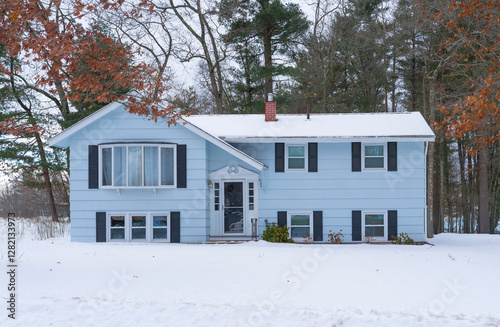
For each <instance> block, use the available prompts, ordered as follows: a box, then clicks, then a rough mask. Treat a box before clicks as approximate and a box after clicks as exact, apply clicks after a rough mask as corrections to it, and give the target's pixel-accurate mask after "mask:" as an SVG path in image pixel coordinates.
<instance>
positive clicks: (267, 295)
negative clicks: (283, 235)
mask: <svg viewBox="0 0 500 327" xmlns="http://www.w3.org/2000/svg"><path fill="white" fill-rule="evenodd" d="M0 225H1V227H0V230H1V236H0V240H1V242H0V258H1V261H2V262H3V265H2V266H3V267H4V268H3V270H4V271H0V276H1V277H0V289H1V292H0V296H1V298H2V300H1V302H2V303H3V305H2V306H3V307H4V308H2V310H0V312H1V314H0V326H64V327H67V326H134V327H137V326H217V327H219V326H287V327H290V326H301V327H302V326H329V327H331V326H500V305H499V302H498V298H499V296H500V274H499V273H500V235H453V234H445V235H438V236H436V237H435V238H434V239H432V240H431V241H430V243H432V245H423V246H405V245H367V244H363V245H298V244H270V243H266V242H262V241H260V242H251V243H243V244H232V245H229V244H227V245H226V244H216V245H206V244H110V243H99V244H95V243H94V244H86V243H71V242H70V241H69V238H68V237H67V236H66V237H61V238H56V239H49V240H43V241H41V240H36V237H33V236H32V232H31V231H29V230H27V229H28V228H25V229H26V230H25V231H24V235H20V236H18V240H17V241H18V249H17V251H18V255H17V257H18V259H17V264H18V268H17V281H16V283H17V288H18V293H17V313H16V319H15V320H12V319H9V318H8V317H7V314H8V311H7V310H6V308H7V303H6V301H7V300H8V292H7V284H8V279H7V278H8V275H7V274H6V272H7V267H6V265H7V241H6V228H5V223H4V222H3V220H2V223H1V224H0Z"/></svg>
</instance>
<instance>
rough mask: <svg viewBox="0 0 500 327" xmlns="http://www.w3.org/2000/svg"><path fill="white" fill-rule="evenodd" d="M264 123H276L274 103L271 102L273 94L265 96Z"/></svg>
mask: <svg viewBox="0 0 500 327" xmlns="http://www.w3.org/2000/svg"><path fill="white" fill-rule="evenodd" d="M266 121H276V102H275V101H273V94H272V93H269V94H268V95H267V101H266Z"/></svg>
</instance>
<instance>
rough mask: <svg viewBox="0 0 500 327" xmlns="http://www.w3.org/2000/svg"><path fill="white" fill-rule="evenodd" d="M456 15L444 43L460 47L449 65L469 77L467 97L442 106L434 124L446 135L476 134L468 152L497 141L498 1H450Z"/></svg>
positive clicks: (499, 89) (499, 119) (499, 103)
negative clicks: (441, 114)
mask: <svg viewBox="0 0 500 327" xmlns="http://www.w3.org/2000/svg"><path fill="white" fill-rule="evenodd" d="M449 10H450V11H453V12H454V13H455V14H456V15H455V17H454V19H453V20H451V21H450V22H448V24H447V28H448V29H449V30H450V31H451V32H452V35H453V36H452V37H451V38H450V39H449V40H448V41H447V42H446V43H445V44H444V46H447V45H449V44H463V46H462V50H461V51H460V52H457V53H456V54H455V55H454V58H453V62H452V64H453V65H454V67H455V68H456V70H457V71H462V72H463V74H465V75H467V76H468V80H467V81H466V84H467V86H468V87H469V89H470V94H468V95H464V97H463V98H462V99H460V100H459V101H457V102H456V103H454V104H452V105H449V106H441V107H440V109H441V111H442V112H443V113H444V115H445V118H444V120H443V122H442V123H436V127H437V128H444V129H445V131H446V134H447V135H448V136H451V137H454V138H457V139H461V138H465V137H466V136H467V135H469V136H470V135H471V134H472V135H475V137H474V138H473V139H474V141H473V143H472V144H471V147H470V148H469V151H470V152H472V153H476V152H477V150H478V149H479V148H481V147H485V146H489V145H490V144H492V143H494V142H497V141H498V140H500V2H498V1H489V0H465V1H453V2H452V3H451V5H450V8H449Z"/></svg>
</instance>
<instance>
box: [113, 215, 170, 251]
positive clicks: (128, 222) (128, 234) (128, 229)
mask: <svg viewBox="0 0 500 327" xmlns="http://www.w3.org/2000/svg"><path fill="white" fill-rule="evenodd" d="M111 216H125V238H124V239H122V240H119V239H111ZM132 216H146V239H145V240H141V239H138V240H133V239H132ZM153 216H167V229H168V232H167V238H166V239H156V240H155V239H153V228H154V227H153ZM171 228H172V226H171V222H170V212H141V211H138V212H135V211H134V212H109V213H106V241H107V242H122V243H123V242H132V243H144V242H151V243H169V242H170V233H171Z"/></svg>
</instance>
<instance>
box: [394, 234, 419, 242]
mask: <svg viewBox="0 0 500 327" xmlns="http://www.w3.org/2000/svg"><path fill="white" fill-rule="evenodd" d="M392 238H393V241H392V244H414V243H415V242H414V241H413V239H412V238H411V237H410V236H408V234H406V233H400V234H399V236H398V237H395V236H394V235H392Z"/></svg>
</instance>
